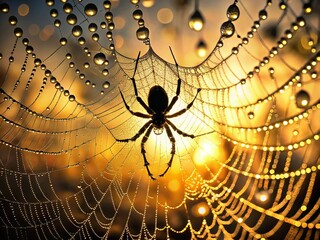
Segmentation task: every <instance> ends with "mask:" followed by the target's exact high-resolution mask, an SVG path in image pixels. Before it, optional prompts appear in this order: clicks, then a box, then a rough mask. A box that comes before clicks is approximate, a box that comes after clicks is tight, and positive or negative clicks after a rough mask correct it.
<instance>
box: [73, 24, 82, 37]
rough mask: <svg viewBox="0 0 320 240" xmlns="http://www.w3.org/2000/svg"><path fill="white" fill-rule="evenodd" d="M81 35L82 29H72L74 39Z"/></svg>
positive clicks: (75, 27) (78, 27) (77, 27)
mask: <svg viewBox="0 0 320 240" xmlns="http://www.w3.org/2000/svg"><path fill="white" fill-rule="evenodd" d="M81 34H82V27H80V26H79V25H76V26H74V27H73V28H72V35H73V36H75V37H79V36H81Z"/></svg>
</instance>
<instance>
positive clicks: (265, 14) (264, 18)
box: [259, 9, 268, 20]
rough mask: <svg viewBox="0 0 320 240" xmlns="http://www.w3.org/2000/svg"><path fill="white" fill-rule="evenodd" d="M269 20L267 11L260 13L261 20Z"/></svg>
mask: <svg viewBox="0 0 320 240" xmlns="http://www.w3.org/2000/svg"><path fill="white" fill-rule="evenodd" d="M267 18H268V13H267V11H266V10H264V9H262V10H261V11H260V12H259V19H260V20H266V19H267Z"/></svg>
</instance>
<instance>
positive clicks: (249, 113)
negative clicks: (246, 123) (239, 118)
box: [248, 111, 254, 119]
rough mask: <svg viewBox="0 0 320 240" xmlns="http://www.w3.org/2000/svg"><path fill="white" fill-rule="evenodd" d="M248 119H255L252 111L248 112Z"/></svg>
mask: <svg viewBox="0 0 320 240" xmlns="http://www.w3.org/2000/svg"><path fill="white" fill-rule="evenodd" d="M248 118H249V119H253V118H254V112H252V111H250V112H248Z"/></svg>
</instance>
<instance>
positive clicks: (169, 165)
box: [159, 124, 176, 177]
mask: <svg viewBox="0 0 320 240" xmlns="http://www.w3.org/2000/svg"><path fill="white" fill-rule="evenodd" d="M164 128H165V129H166V132H167V135H168V138H169V139H170V142H171V158H170V160H169V162H168V163H167V164H168V167H167V168H166V170H165V171H164V172H163V173H162V174H160V175H159V176H160V177H163V176H164V175H165V174H166V173H167V172H168V170H169V168H170V167H171V165H172V161H173V156H174V155H175V153H176V140H175V138H174V137H173V134H172V132H171V130H170V127H169V126H168V125H167V124H165V125H164Z"/></svg>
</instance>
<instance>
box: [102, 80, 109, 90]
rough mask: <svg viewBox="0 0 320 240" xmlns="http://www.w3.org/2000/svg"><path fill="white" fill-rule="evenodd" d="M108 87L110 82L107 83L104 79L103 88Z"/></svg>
mask: <svg viewBox="0 0 320 240" xmlns="http://www.w3.org/2000/svg"><path fill="white" fill-rule="evenodd" d="M109 87H110V83H109V82H108V81H105V82H104V83H103V88H105V89H107V88H109Z"/></svg>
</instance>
